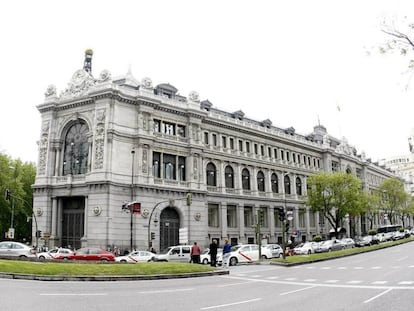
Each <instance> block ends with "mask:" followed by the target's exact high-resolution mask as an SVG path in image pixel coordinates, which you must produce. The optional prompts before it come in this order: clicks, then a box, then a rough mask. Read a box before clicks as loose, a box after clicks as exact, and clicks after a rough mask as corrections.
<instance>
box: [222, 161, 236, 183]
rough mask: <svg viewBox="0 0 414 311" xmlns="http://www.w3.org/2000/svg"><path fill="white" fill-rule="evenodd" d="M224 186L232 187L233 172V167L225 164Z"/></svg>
mask: <svg viewBox="0 0 414 311" xmlns="http://www.w3.org/2000/svg"><path fill="white" fill-rule="evenodd" d="M224 174H225V175H226V176H225V180H226V188H234V174H233V168H232V167H231V166H230V165H227V166H226V168H225V169H224Z"/></svg>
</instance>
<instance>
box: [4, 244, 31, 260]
mask: <svg viewBox="0 0 414 311" xmlns="http://www.w3.org/2000/svg"><path fill="white" fill-rule="evenodd" d="M0 256H13V257H20V258H25V257H26V258H34V257H36V250H35V249H34V248H33V247H30V246H27V245H26V244H23V243H20V242H13V241H4V242H0Z"/></svg>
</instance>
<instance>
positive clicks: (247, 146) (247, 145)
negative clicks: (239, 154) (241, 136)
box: [246, 141, 250, 153]
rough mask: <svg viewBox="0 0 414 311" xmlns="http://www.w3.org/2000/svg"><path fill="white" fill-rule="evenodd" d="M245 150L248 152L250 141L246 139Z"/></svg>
mask: <svg viewBox="0 0 414 311" xmlns="http://www.w3.org/2000/svg"><path fill="white" fill-rule="evenodd" d="M246 152H247V153H250V143H249V142H248V141H246Z"/></svg>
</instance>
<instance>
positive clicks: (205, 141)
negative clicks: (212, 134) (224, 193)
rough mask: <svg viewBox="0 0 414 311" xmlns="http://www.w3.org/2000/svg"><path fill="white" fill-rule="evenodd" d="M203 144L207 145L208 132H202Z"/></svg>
mask: <svg viewBox="0 0 414 311" xmlns="http://www.w3.org/2000/svg"><path fill="white" fill-rule="evenodd" d="M204 144H206V145H208V132H204Z"/></svg>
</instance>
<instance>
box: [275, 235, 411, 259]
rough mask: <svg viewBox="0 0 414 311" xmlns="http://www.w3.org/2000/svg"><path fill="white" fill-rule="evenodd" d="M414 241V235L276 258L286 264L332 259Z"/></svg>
mask: <svg viewBox="0 0 414 311" xmlns="http://www.w3.org/2000/svg"><path fill="white" fill-rule="evenodd" d="M412 241H414V237H409V238H406V239H402V240H398V241H393V242H384V243H381V244H376V245H372V246H364V247H355V248H350V249H344V250H341V251H335V252H329V253H319V254H310V255H296V256H286V259H285V260H283V258H277V259H274V261H275V262H277V263H281V264H285V265H294V264H301V263H311V262H315V261H321V260H326V259H332V258H340V257H344V256H349V255H354V254H360V253H365V252H370V251H375V250H378V249H382V248H386V247H391V246H395V245H399V244H403V243H407V242H412Z"/></svg>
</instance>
